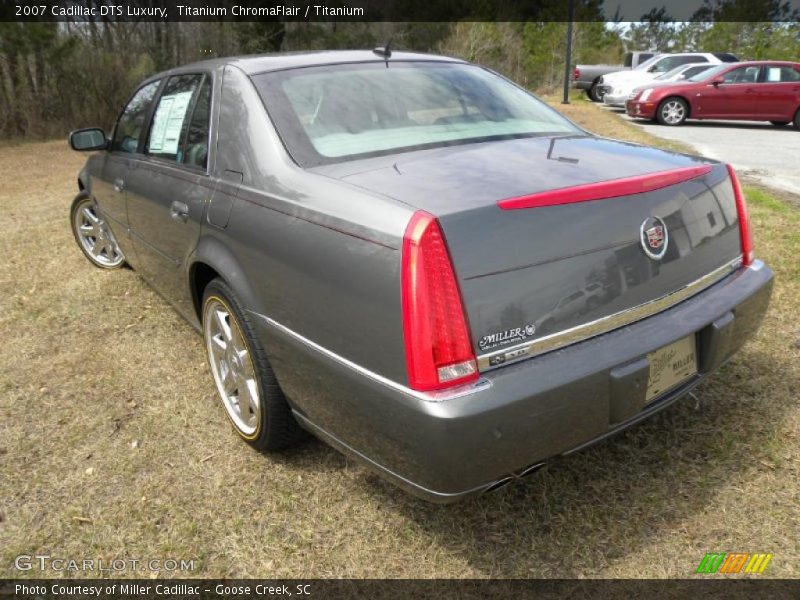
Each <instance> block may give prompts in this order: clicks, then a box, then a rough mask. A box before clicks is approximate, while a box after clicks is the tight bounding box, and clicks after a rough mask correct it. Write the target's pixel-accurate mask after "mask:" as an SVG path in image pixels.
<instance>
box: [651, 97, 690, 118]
mask: <svg viewBox="0 0 800 600" xmlns="http://www.w3.org/2000/svg"><path fill="white" fill-rule="evenodd" d="M688 116H689V105H688V104H686V101H685V100H683V99H682V98H667V99H666V100H664V101H663V102H662V103H661V104H659V105H658V112H657V113H656V118H657V119H658V122H659V123H661V124H662V125H681V124H682V123H683V122H684V121H686V117H688Z"/></svg>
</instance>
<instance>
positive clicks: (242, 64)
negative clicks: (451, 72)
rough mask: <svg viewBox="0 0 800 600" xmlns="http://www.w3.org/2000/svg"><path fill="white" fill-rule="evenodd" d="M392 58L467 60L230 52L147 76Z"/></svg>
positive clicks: (405, 55)
mask: <svg viewBox="0 0 800 600" xmlns="http://www.w3.org/2000/svg"><path fill="white" fill-rule="evenodd" d="M392 61H427V62H452V63H461V64H464V63H466V61H464V60H461V59H458V58H451V57H449V56H439V55H436V54H422V53H417V52H392V53H391V56H390V57H389V58H388V59H386V58H384V57H383V56H382V55H379V54H376V53H375V52H373V51H372V50H329V51H323V52H319V51H317V52H280V53H272V54H252V55H245V56H228V57H223V58H212V59H209V60H203V61H199V62H194V63H190V64H187V65H181V66H180V67H175V68H174V69H170V70H168V71H162V72H160V73H157V74H155V75H153V76H152V77H149V78H148V80H152V79H159V78H161V77H164V76H165V75H173V74H178V73H185V72H189V71H197V70H210V69H216V68H218V67H222V66H227V65H232V66H234V67H237V68H239V69H241V70H242V71H244V72H245V73H246V74H247V75H256V74H258V73H266V72H269V71H281V70H284V69H295V68H301V67H315V66H322V65H335V64H347V63H365V62H392Z"/></svg>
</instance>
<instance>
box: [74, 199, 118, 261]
mask: <svg viewBox="0 0 800 600" xmlns="http://www.w3.org/2000/svg"><path fill="white" fill-rule="evenodd" d="M70 222H71V224H72V235H73V236H75V241H76V242H77V243H78V247H79V248H80V249H81V251H82V252H83V254H84V256H86V258H88V259H89V262H91V263H92V264H93V265H94V266H96V267H100V268H101V269H116V268H117V267H120V266H121V265H122V264H123V263H124V262H125V256H124V255H123V254H122V250H120V248H119V245H118V244H117V240H116V239H114V234H112V233H111V230H110V229H109V228H108V224H107V223H106V221H105V219H103V217H102V215H101V214H100V212H99V211H98V210H97V205H96V204H95V202H94V200H92V197H91V196H89V194H87V193H86V192H81V193H80V194H78V195H77V196H75V199H74V200H73V201H72V206H71V207H70Z"/></svg>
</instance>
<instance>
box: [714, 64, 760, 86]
mask: <svg viewBox="0 0 800 600" xmlns="http://www.w3.org/2000/svg"><path fill="white" fill-rule="evenodd" d="M759 69H760V67H752V66H751V67H739V68H738V69H733V70H731V71H728V72H727V73H725V75H723V76H722V78H723V79H724V81H725V83H755V82H756V81H758V71H759Z"/></svg>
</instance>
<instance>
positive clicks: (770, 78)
mask: <svg viewBox="0 0 800 600" xmlns="http://www.w3.org/2000/svg"><path fill="white" fill-rule="evenodd" d="M766 71H767V72H766V77H765V78H764V81H766V82H767V83H795V82H798V81H800V71H798V70H797V69H793V68H792V67H787V66H778V65H768V66H767V67H766Z"/></svg>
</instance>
